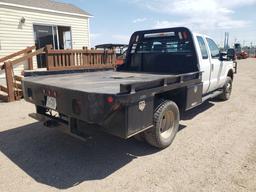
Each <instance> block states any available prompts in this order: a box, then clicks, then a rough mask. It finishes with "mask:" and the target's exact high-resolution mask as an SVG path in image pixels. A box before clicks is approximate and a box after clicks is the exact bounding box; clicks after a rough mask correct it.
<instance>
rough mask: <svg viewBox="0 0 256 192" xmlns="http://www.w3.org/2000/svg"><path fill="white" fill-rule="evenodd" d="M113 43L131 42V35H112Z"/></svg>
mask: <svg viewBox="0 0 256 192" xmlns="http://www.w3.org/2000/svg"><path fill="white" fill-rule="evenodd" d="M112 39H113V43H129V40H130V35H120V34H116V35H112Z"/></svg>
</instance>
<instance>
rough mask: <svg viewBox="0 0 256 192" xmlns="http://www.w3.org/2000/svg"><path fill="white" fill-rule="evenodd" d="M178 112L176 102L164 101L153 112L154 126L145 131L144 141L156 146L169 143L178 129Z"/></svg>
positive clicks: (164, 146)
mask: <svg viewBox="0 0 256 192" xmlns="http://www.w3.org/2000/svg"><path fill="white" fill-rule="evenodd" d="M179 121H180V113H179V108H178V106H177V105H176V103H174V102H172V101H164V102H162V103H161V104H159V105H158V107H157V108H156V109H155V112H154V127H153V128H151V129H149V130H147V131H145V133H144V135H145V139H146V141H147V142H148V143H149V144H150V145H152V146H154V147H157V148H160V149H164V148H166V147H168V146H169V145H171V143H172V142H173V140H174V138H175V136H176V133H177V132H178V129H179Z"/></svg>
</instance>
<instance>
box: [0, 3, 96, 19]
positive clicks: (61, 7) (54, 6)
mask: <svg viewBox="0 0 256 192" xmlns="http://www.w3.org/2000/svg"><path fill="white" fill-rule="evenodd" d="M0 2H4V3H12V4H17V5H23V6H29V7H35V8H42V9H49V10H54V11H62V12H67V13H75V14H81V15H87V16H92V15H91V14H90V13H88V12H86V11H84V10H82V9H80V8H79V7H76V6H74V5H72V4H68V3H61V2H57V1H54V0H0Z"/></svg>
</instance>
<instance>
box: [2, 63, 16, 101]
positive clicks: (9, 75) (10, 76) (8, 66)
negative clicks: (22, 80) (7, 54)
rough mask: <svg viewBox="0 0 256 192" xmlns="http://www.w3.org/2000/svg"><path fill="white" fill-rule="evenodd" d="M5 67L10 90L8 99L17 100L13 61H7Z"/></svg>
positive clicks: (8, 89) (8, 90)
mask: <svg viewBox="0 0 256 192" xmlns="http://www.w3.org/2000/svg"><path fill="white" fill-rule="evenodd" d="M4 68H5V77H6V85H7V92H8V101H9V102H12V101H15V94H14V83H13V66H12V63H11V62H10V61H7V62H5V63H4Z"/></svg>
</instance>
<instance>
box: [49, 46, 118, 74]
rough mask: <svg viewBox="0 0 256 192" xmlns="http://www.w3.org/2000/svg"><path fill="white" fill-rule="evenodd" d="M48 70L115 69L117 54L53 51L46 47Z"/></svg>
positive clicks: (111, 51)
mask: <svg viewBox="0 0 256 192" xmlns="http://www.w3.org/2000/svg"><path fill="white" fill-rule="evenodd" d="M45 55H46V66H47V70H75V69H97V68H114V67H115V65H116V53H115V51H114V50H108V51H103V50H95V49H87V48H86V47H84V48H83V49H80V50H79V49H77V50H74V49H70V50H53V49H52V46H50V45H49V46H46V50H45Z"/></svg>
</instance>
